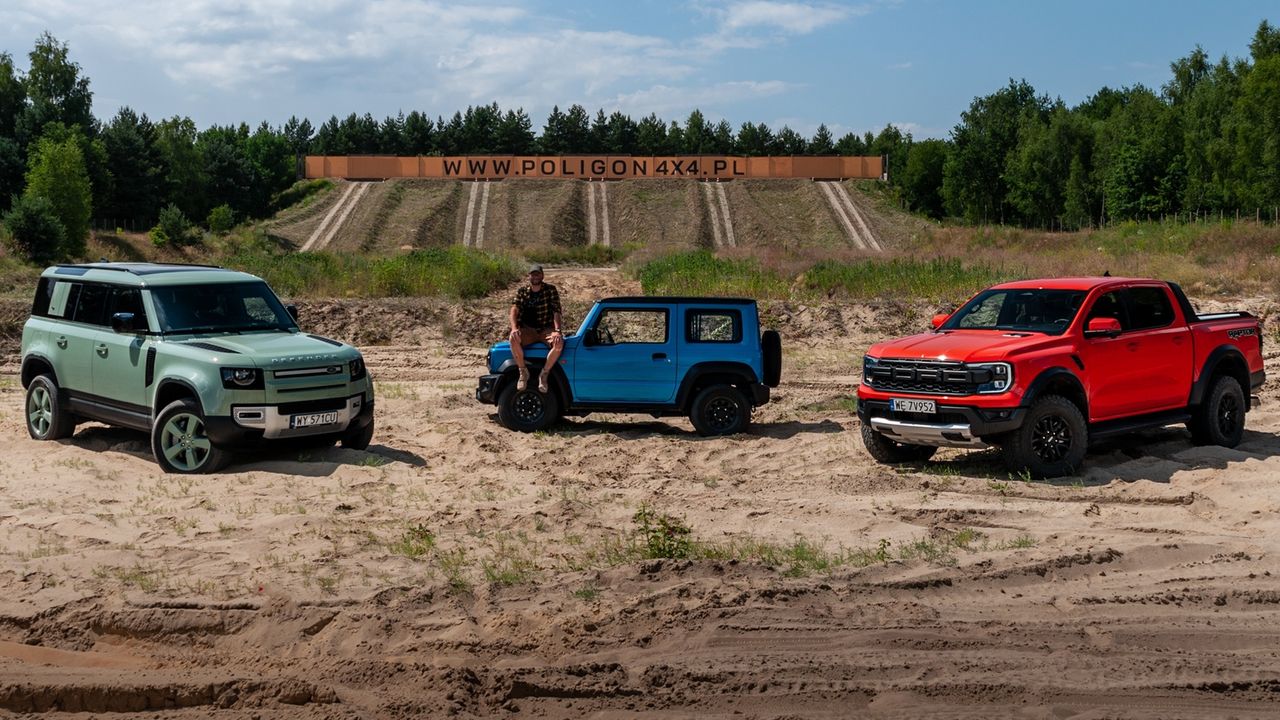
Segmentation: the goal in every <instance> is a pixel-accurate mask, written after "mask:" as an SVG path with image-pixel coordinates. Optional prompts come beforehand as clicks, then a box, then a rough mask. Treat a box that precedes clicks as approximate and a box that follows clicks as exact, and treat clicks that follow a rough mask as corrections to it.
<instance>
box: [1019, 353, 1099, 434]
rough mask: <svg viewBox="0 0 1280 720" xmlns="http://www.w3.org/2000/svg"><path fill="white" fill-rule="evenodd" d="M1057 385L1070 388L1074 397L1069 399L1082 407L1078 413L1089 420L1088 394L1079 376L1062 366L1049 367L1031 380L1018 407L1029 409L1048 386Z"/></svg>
mask: <svg viewBox="0 0 1280 720" xmlns="http://www.w3.org/2000/svg"><path fill="white" fill-rule="evenodd" d="M1058 383H1067V384H1068V385H1070V386H1071V388H1072V390H1073V391H1074V393H1075V394H1076V397H1074V398H1069V399H1072V400H1075V401H1077V402H1079V403H1080V404H1081V405H1082V407H1081V408H1080V412H1081V414H1082V415H1084V417H1085V419H1086V421H1087V420H1088V418H1089V393H1087V392H1085V389H1084V383H1083V382H1081V381H1080V378H1079V376H1077V375H1076V374H1075V373H1074V372H1071V370H1069V369H1067V368H1065V367H1062V366H1054V367H1051V368H1049V369H1047V370H1044V371H1043V372H1041V373H1040V374H1039V375H1037V376H1036V379H1035V380H1032V381H1031V384H1030V385H1029V386H1027V391H1026V392H1025V393H1023V395H1022V403H1021V404H1020V405H1019V407H1023V408H1029V407H1031V405H1032V404H1033V403H1035V401H1036V400H1037V399H1039V397H1040V396H1041V395H1042V394H1044V392H1045V390H1046V389H1047V388H1048V387H1049V386H1050V385H1055V384H1058Z"/></svg>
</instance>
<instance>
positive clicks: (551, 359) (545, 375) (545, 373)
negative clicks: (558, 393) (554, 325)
mask: <svg viewBox="0 0 1280 720" xmlns="http://www.w3.org/2000/svg"><path fill="white" fill-rule="evenodd" d="M563 351H564V339H563V338H562V337H560V336H557V337H556V339H555V341H554V342H552V343H551V352H549V353H547V364H546V366H545V367H543V368H542V374H540V375H539V376H538V392H540V393H545V392H547V390H549V389H550V388H549V386H548V385H547V380H548V379H549V378H550V377H551V368H553V367H555V366H556V362H557V361H559V360H560V353H561V352H563Z"/></svg>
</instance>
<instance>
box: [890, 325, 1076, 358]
mask: <svg viewBox="0 0 1280 720" xmlns="http://www.w3.org/2000/svg"><path fill="white" fill-rule="evenodd" d="M1057 339H1058V338H1057V337H1054V336H1049V335H1043V334H1040V333H1025V332H1009V331H1004V330H948V331H946V332H927V333H921V334H919V335H912V336H910V337H905V338H899V339H897V340H890V341H888V342H882V343H878V344H876V345H872V346H871V348H870V349H868V350H867V354H868V355H870V356H871V357H875V358H902V359H907V360H956V361H959V362H989V361H995V360H1003V359H1005V358H1006V357H1007V356H1008V355H1010V354H1012V353H1015V352H1021V351H1026V350H1030V349H1033V348H1036V347H1039V346H1042V345H1046V344H1049V343H1052V342H1054V341H1056V340H1057Z"/></svg>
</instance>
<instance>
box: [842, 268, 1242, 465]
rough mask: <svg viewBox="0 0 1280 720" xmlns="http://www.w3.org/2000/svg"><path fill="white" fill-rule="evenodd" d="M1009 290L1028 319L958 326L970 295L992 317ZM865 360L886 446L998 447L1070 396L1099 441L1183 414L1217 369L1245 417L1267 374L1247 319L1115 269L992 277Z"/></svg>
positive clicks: (868, 414) (972, 309)
mask: <svg viewBox="0 0 1280 720" xmlns="http://www.w3.org/2000/svg"><path fill="white" fill-rule="evenodd" d="M1044 291H1062V292H1044ZM1018 294H1021V295H1023V296H1025V297H1026V302H1025V303H1024V306H1019V307H1017V308H1015V310H1016V311H1017V312H1019V313H1022V314H1023V315H1024V316H1025V317H1023V318H1022V320H1024V321H1025V322H1026V323H1027V324H1026V325H1025V326H1023V325H1019V324H1016V323H1011V324H1007V325H1002V324H1001V322H1000V321H998V320H996V321H995V322H987V323H986V324H985V325H984V323H983V322H982V321H975V322H972V323H966V320H967V319H968V318H970V317H979V316H980V314H981V313H982V312H983V307H982V306H981V305H974V303H975V302H979V301H982V302H989V303H991V304H992V306H993V308H994V309H993V310H992V311H990V312H988V313H987V315H986V317H988V318H992V319H994V318H995V317H996V315H995V314H994V313H998V312H999V313H1007V312H1008V307H1009V305H1008V303H1009V299H1010V298H1013V297H1015V296H1017V295H1018ZM984 298H986V299H987V300H983V299H984ZM998 301H1003V302H1004V303H1005V304H1004V305H1000V304H999V302H998ZM1001 308H1004V309H1001ZM962 313H967V314H966V315H964V317H962V318H960V319H959V321H957V317H958V316H960V315H961V314H962ZM1037 313H1038V314H1037ZM1113 321H1114V322H1113ZM1091 322H1092V323H1093V324H1092V325H1091V324H1090V323H1091ZM966 324H969V325H975V327H966ZM1091 327H1092V330H1091V329H1090V328H1091ZM1102 328H1105V330H1103V329H1102ZM863 364H864V372H863V378H862V382H861V384H860V385H859V386H858V414H859V416H860V418H861V419H862V422H863V423H864V424H869V425H871V427H872V429H873V430H875V431H877V432H880V433H881V434H882V435H883V436H884V437H886V438H888V439H891V440H893V441H896V442H899V443H904V444H909V445H923V446H934V447H937V446H959V447H978V446H983V445H987V444H998V443H1000V441H1001V439H1002V436H1005V435H1007V434H1008V433H1011V432H1013V431H1014V430H1016V429H1018V428H1019V427H1020V426H1021V424H1022V421H1023V418H1024V417H1025V415H1026V413H1027V411H1028V410H1029V409H1030V408H1031V407H1032V406H1033V404H1034V403H1035V401H1036V399H1037V398H1039V397H1042V396H1044V395H1047V394H1053V395H1058V396H1061V397H1065V398H1067V399H1068V400H1070V401H1071V402H1072V403H1074V404H1075V405H1076V406H1077V407H1078V409H1079V410H1080V412H1081V414H1082V415H1083V417H1084V419H1085V421H1086V422H1087V424H1088V434H1089V439H1096V438H1097V437H1099V436H1102V435H1106V434H1110V433H1113V432H1123V431H1128V430H1132V429H1137V428H1140V427H1150V426H1158V425H1167V424H1173V423H1179V422H1188V421H1189V420H1191V419H1192V415H1193V413H1194V411H1195V410H1196V408H1197V407H1199V406H1200V405H1201V404H1202V403H1203V402H1204V398H1205V393H1206V392H1207V391H1208V390H1209V389H1210V388H1209V383H1210V381H1212V380H1214V379H1215V378H1217V377H1218V376H1220V375H1224V374H1225V375H1227V376H1229V377H1232V378H1234V379H1236V380H1237V381H1238V382H1239V385H1240V388H1241V390H1242V391H1243V392H1244V394H1245V395H1244V400H1245V402H1244V404H1245V407H1244V408H1241V412H1242V413H1243V412H1245V411H1247V410H1248V409H1249V408H1251V407H1252V405H1253V403H1252V402H1251V401H1250V400H1251V398H1252V393H1253V392H1254V391H1256V389H1257V388H1258V387H1259V386H1260V385H1261V384H1262V382H1263V381H1264V379H1265V373H1264V371H1263V365H1262V332H1261V328H1260V326H1259V323H1258V320H1257V319H1256V318H1255V317H1253V316H1252V315H1250V314H1249V313H1243V312H1235V313H1220V314H1215V315H1204V316H1200V315H1197V314H1196V313H1195V311H1194V310H1193V309H1192V307H1191V304H1190V303H1189V302H1188V301H1187V299H1186V296H1185V295H1184V294H1183V292H1182V290H1181V289H1180V288H1179V287H1178V286H1177V285H1175V284H1172V283H1167V282H1161V281H1157V280H1143V279H1133V278H1113V277H1083V278H1057V279H1049V280H1028V281H1020V282H1013V283H1005V284H1002V285H997V286H995V287H993V288H990V289H988V290H986V291H983V293H979V294H978V295H976V296H974V298H973V299H971V300H970V301H969V302H968V303H966V304H965V306H962V308H961V309H960V310H958V311H957V312H956V313H955V314H953V315H952V316H948V317H946V318H942V317H941V316H939V318H935V329H934V330H933V331H931V332H926V333H922V334H919V335H913V336H910V337H905V338H901V339H897V340H890V341H888V342H883V343H879V344H877V345H874V346H872V347H871V348H870V349H869V350H868V351H867V355H866V358H865V359H864V363H863ZM1005 368H1007V371H1006V370H1005ZM1005 372H1007V374H1008V376H1011V377H1006V376H1005V375H1004V373H1005ZM984 380H985V381H986V382H985V383H984V382H983V381H984ZM912 400H915V401H924V402H915V403H912V402H910V401H912ZM929 401H932V404H930V402H929ZM930 410H931V411H932V412H929V411H930ZM1241 422H1243V420H1242V419H1241Z"/></svg>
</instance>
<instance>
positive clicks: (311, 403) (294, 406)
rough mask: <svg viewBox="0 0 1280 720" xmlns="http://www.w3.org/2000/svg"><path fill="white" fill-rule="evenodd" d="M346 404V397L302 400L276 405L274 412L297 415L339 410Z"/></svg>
mask: <svg viewBox="0 0 1280 720" xmlns="http://www.w3.org/2000/svg"><path fill="white" fill-rule="evenodd" d="M346 406H347V398H344V397H340V398H326V399H324V400H304V401H302V402H292V403H282V404H280V405H277V406H276V412H278V413H280V414H281V415H298V414H301V413H317V412H329V411H330V410H341V409H342V408H344V407H346Z"/></svg>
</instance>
